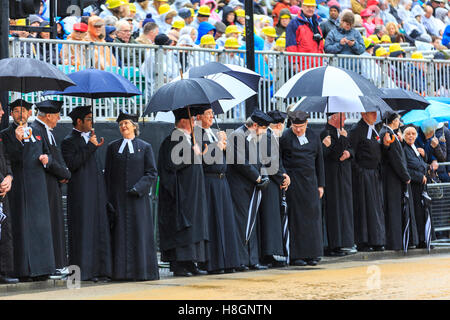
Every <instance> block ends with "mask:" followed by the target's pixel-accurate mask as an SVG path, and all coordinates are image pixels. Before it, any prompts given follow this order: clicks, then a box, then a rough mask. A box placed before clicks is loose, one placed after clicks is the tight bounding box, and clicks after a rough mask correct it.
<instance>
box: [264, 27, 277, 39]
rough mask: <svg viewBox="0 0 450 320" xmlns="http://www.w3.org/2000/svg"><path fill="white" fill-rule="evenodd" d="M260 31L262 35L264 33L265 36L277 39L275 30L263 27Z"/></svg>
mask: <svg viewBox="0 0 450 320" xmlns="http://www.w3.org/2000/svg"><path fill="white" fill-rule="evenodd" d="M261 31H262V33H264V34H265V35H266V36H269V37H273V38H276V37H277V32H276V30H275V28H274V27H264V28H262V30H261Z"/></svg>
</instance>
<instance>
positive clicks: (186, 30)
mask: <svg viewBox="0 0 450 320" xmlns="http://www.w3.org/2000/svg"><path fill="white" fill-rule="evenodd" d="M192 30H194V31H195V33H196V36H195V37H196V38H197V36H198V31H197V29H195V28H194V27H184V28H183V29H181V30H180V37H181V36H183V35H185V34H187V35H188V36H190V35H191V33H192Z"/></svg>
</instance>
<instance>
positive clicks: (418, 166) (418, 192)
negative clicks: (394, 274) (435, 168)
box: [403, 126, 435, 248]
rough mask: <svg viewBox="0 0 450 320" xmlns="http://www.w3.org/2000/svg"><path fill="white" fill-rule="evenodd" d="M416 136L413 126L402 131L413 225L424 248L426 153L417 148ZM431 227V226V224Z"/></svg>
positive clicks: (420, 245)
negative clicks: (412, 206)
mask: <svg viewBox="0 0 450 320" xmlns="http://www.w3.org/2000/svg"><path fill="white" fill-rule="evenodd" d="M416 138H417V131H416V129H415V128H414V127H412V126H411V127H407V128H406V129H405V131H404V143H403V149H404V151H405V158H406V163H407V168H408V172H409V175H410V176H411V191H412V192H411V195H410V198H412V200H413V203H414V204H413V205H414V217H415V225H416V226H417V233H418V239H419V245H418V248H426V245H425V223H426V212H425V209H424V207H423V204H422V192H423V191H424V189H425V187H426V184H427V170H428V164H427V163H426V159H425V157H426V153H425V151H424V149H422V148H417V147H416V145H415V141H416ZM432 227H433V226H432ZM431 234H432V237H431V238H432V239H434V238H435V236H434V230H433V229H432V231H431Z"/></svg>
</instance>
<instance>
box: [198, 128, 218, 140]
mask: <svg viewBox="0 0 450 320" xmlns="http://www.w3.org/2000/svg"><path fill="white" fill-rule="evenodd" d="M202 128H203V127H202ZM203 130H205V132H206V134H207V135H208V139H209V142H216V141H218V140H219V139H217V137H216V136H215V134H214V132H213V131H212V129H211V128H203Z"/></svg>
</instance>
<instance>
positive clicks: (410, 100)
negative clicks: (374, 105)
mask: <svg viewBox="0 0 450 320" xmlns="http://www.w3.org/2000/svg"><path fill="white" fill-rule="evenodd" d="M381 91H383V96H381V98H382V99H383V100H384V101H386V103H387V104H388V105H389V106H390V107H391V108H392V109H394V110H403V111H409V110H413V109H425V108H426V107H427V106H428V105H430V102H429V101H427V100H426V99H425V98H424V97H422V96H421V95H419V94H417V93H415V92H412V91H408V90H405V89H401V88H382V89H381Z"/></svg>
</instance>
